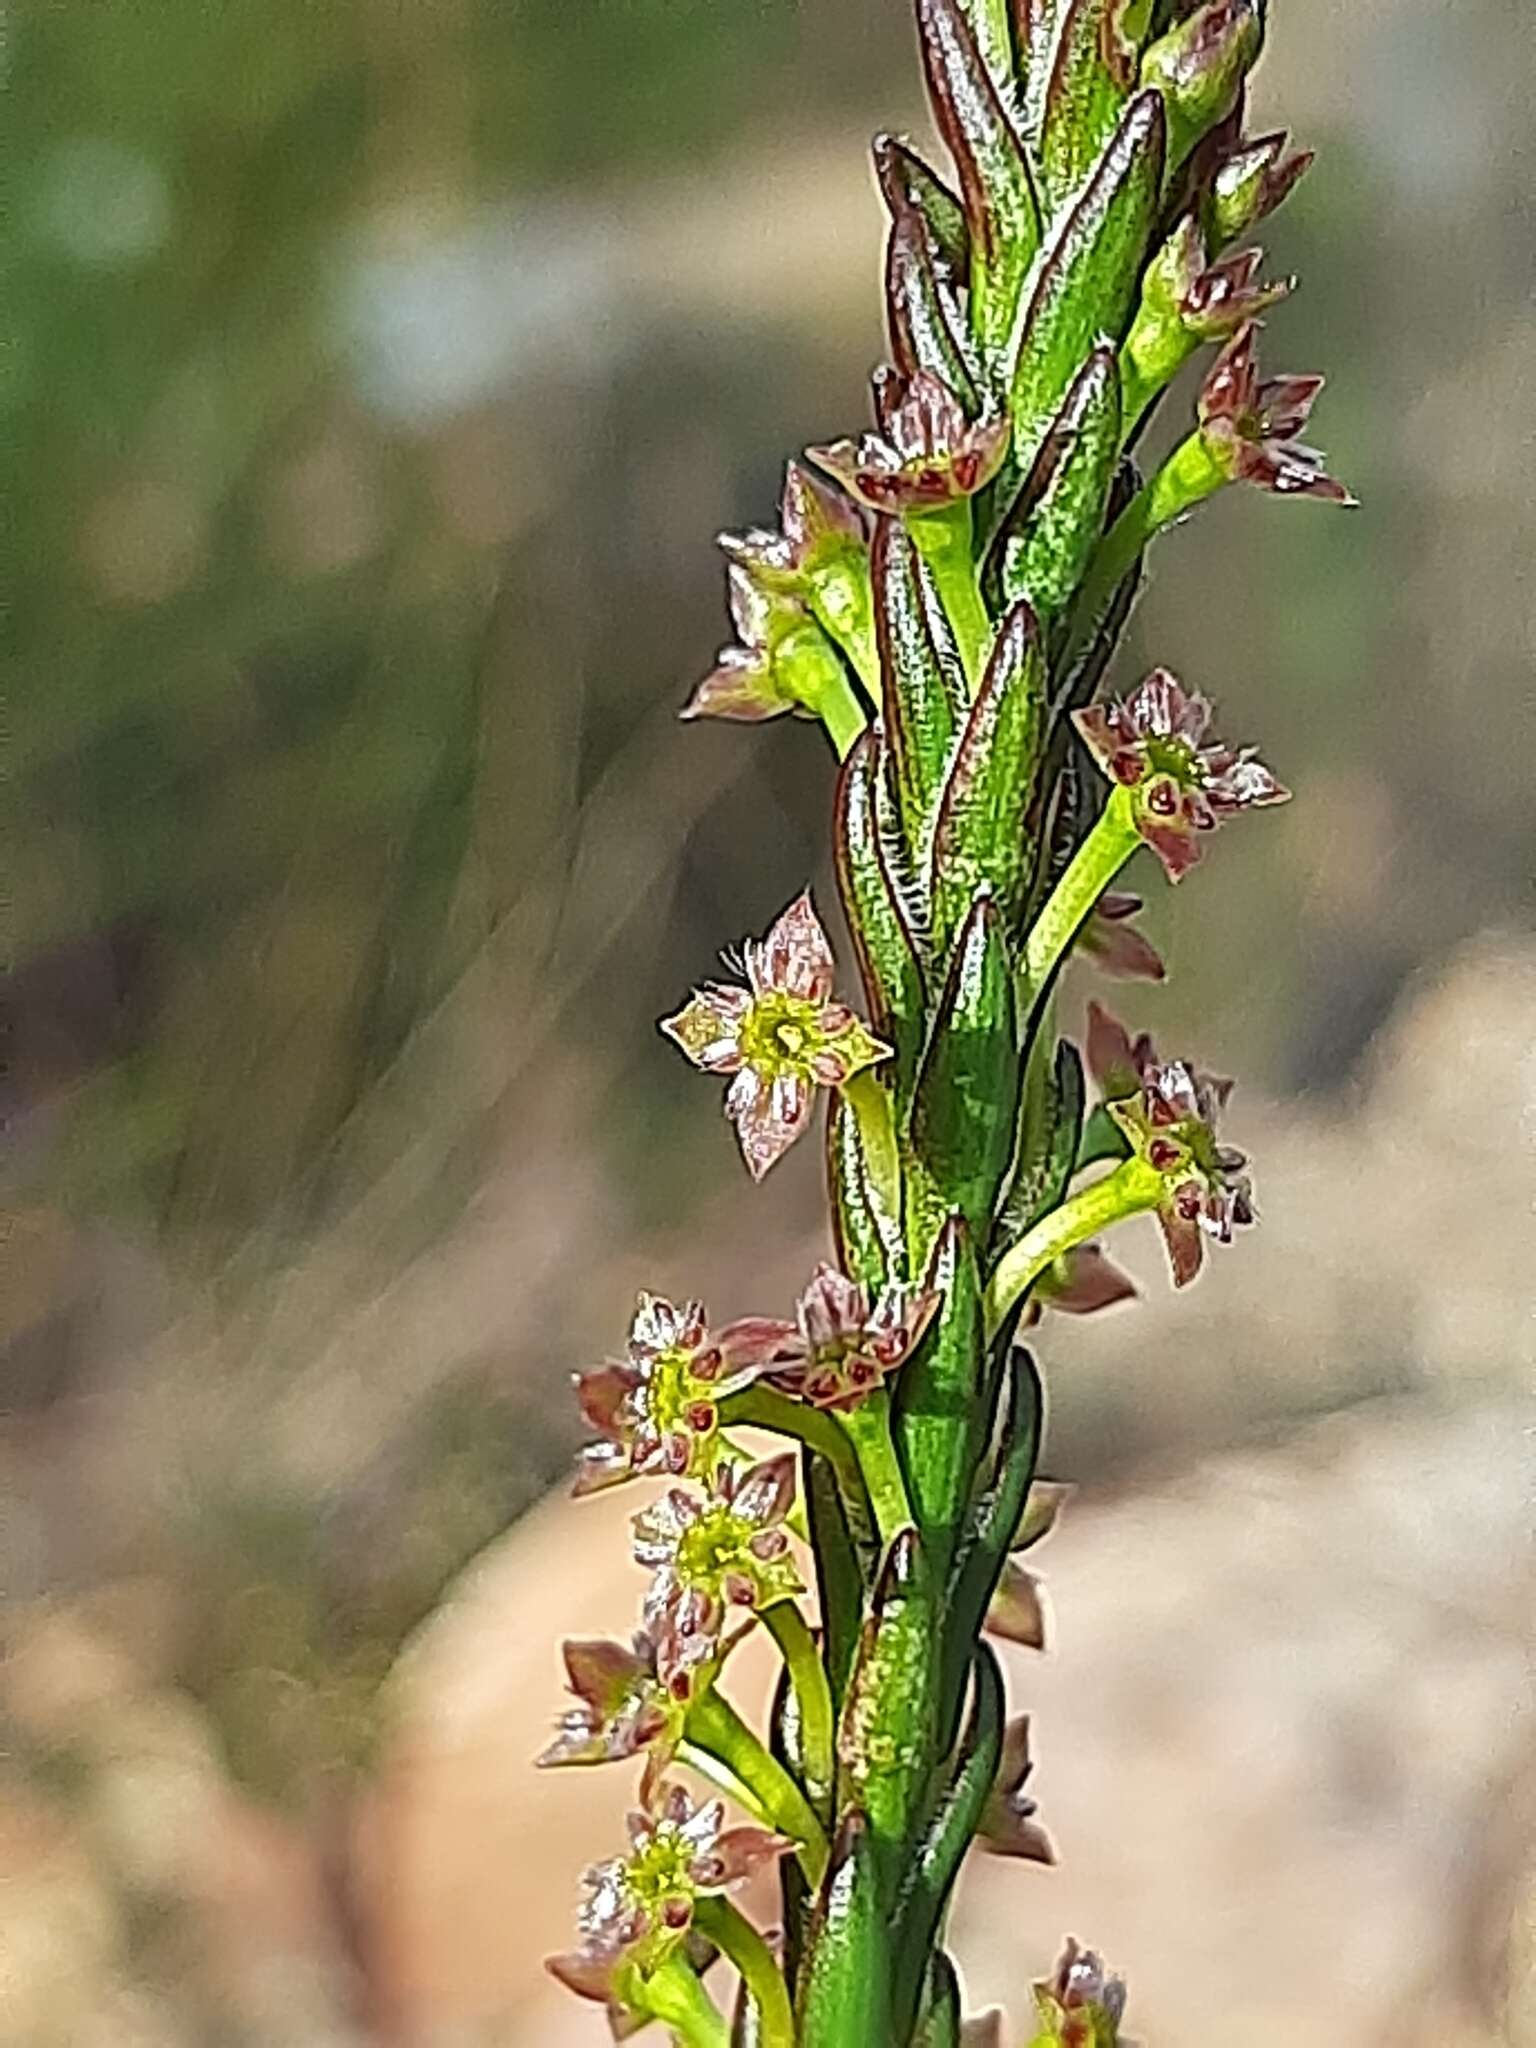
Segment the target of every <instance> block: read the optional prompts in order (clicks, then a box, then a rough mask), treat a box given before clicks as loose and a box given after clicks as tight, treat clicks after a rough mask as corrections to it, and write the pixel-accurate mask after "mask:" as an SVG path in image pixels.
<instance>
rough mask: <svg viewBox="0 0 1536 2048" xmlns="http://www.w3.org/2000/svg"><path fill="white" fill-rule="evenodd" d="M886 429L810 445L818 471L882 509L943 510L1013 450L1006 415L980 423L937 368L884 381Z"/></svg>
mask: <svg viewBox="0 0 1536 2048" xmlns="http://www.w3.org/2000/svg"><path fill="white" fill-rule="evenodd" d="M876 391H877V405H878V409H879V412H880V429H881V430H880V432H879V433H878V434H862V435H860V437H859V439H858V440H857V441H832V442H829V443H827V444H826V445H825V446H823V447H818V448H808V449H807V450H806V453H807V455H809V457H810V458H811V460H812V462H814V463H815V464H816V465H817V467H818V468H820V469H824V470H826V472H827V473H828V475H829V476H834V477H836V478H837V480H838V482H839V483H840V484H842V486H843V487H844V489H845V490H848V491H851V492H852V494H853V495H854V497H856V498H857V499H858V500H859V501H860V503H861V504H865V505H868V506H869V507H870V508H871V509H872V510H873V511H876V512H907V513H913V512H936V511H939V510H942V508H943V507H944V506H946V505H952V504H954V503H956V501H957V500H959V499H961V498H969V497H972V496H974V495H975V493H976V492H977V491H979V490H980V489H981V488H982V486H983V485H984V484H988V483H990V482H991V481H992V479H993V477H994V476H996V474H997V472H998V470H999V468H1000V467H1001V465H1002V460H1003V456H1004V454H1005V453H1006V451H1007V447H1008V422H1007V420H1006V419H1005V418H1003V417H1001V416H999V417H996V418H992V419H983V420H981V421H979V422H977V423H976V424H975V425H972V423H971V422H970V421H969V420H968V419H967V418H966V415H965V409H964V407H963V406H962V405H961V403H960V401H959V399H958V398H957V397H956V396H955V394H954V392H953V391H951V390H950V388H949V386H948V385H947V384H945V383H944V382H943V380H942V379H941V378H939V377H936V376H935V375H934V374H933V372H932V371H931V370H919V371H918V372H917V374H916V375H915V376H914V377H911V378H909V379H905V380H903V379H902V378H901V377H900V376H899V374H898V373H897V372H895V371H887V372H886V373H885V374H884V375H883V376H882V377H881V379H880V380H879V381H878V383H877V385H876Z"/></svg>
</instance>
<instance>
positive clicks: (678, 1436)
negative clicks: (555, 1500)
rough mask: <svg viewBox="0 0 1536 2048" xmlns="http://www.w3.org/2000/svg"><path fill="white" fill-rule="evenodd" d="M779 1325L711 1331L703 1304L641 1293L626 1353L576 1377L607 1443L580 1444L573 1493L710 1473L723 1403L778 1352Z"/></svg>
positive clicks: (584, 1405)
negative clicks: (651, 1476)
mask: <svg viewBox="0 0 1536 2048" xmlns="http://www.w3.org/2000/svg"><path fill="white" fill-rule="evenodd" d="M777 1327H778V1325H776V1324H772V1325H765V1324H764V1323H763V1322H761V1321H759V1320H749V1321H743V1322H739V1323H730V1324H727V1326H726V1327H725V1328H724V1329H723V1330H720V1331H712V1330H711V1329H710V1327H709V1319H708V1317H707V1316H706V1314H705V1311H704V1306H703V1304H702V1302H697V1301H690V1302H687V1303H685V1304H684V1305H683V1307H681V1308H678V1307H676V1306H675V1305H674V1304H673V1303H672V1302H670V1301H665V1300H663V1299H662V1297H661V1296H660V1295H659V1294H645V1293H642V1294H641V1296H640V1299H639V1302H638V1305H637V1306H636V1309H635V1317H634V1321H633V1322H632V1323H631V1324H630V1329H629V1344H628V1350H627V1356H626V1357H625V1358H624V1360H623V1361H622V1362H612V1363H610V1364H607V1365H600V1366H597V1367H596V1368H595V1369H594V1370H593V1371H591V1372H585V1373H580V1374H578V1376H577V1380H576V1393H577V1398H578V1399H579V1401H580V1402H581V1410H582V1413H583V1415H585V1417H586V1419H587V1421H588V1422H589V1423H590V1424H591V1425H592V1427H593V1428H594V1429H595V1430H597V1431H598V1432H599V1434H600V1436H601V1438H602V1441H601V1442H599V1443H596V1444H590V1445H589V1446H588V1447H587V1448H586V1450H584V1451H583V1452H582V1455H581V1463H580V1465H579V1466H578V1468H577V1474H576V1483H575V1487H574V1491H575V1492H576V1493H578V1494H586V1493H595V1492H596V1491H597V1490H598V1489H599V1488H600V1487H604V1486H613V1485H615V1484H617V1483H618V1482H619V1481H620V1480H624V1479H629V1478H632V1477H633V1476H634V1475H635V1474H636V1473H641V1472H665V1473H668V1474H670V1476H671V1477H672V1478H674V1479H680V1478H683V1477H685V1476H686V1477H698V1476H699V1475H701V1474H707V1473H708V1472H709V1471H711V1470H712V1469H713V1467H714V1465H715V1463H716V1462H717V1461H718V1459H719V1456H720V1451H721V1439H720V1405H719V1404H720V1402H721V1401H723V1400H724V1398H725V1397H726V1395H727V1394H733V1393H735V1392H736V1390H737V1389H738V1388H739V1387H744V1386H746V1385H747V1383H748V1382H749V1381H750V1380H752V1379H754V1378H756V1376H757V1374H758V1372H759V1371H760V1370H761V1369H762V1367H763V1365H764V1364H766V1363H767V1361H768V1360H769V1359H770V1358H771V1357H772V1356H773V1353H774V1345H773V1341H772V1332H773V1331H774V1330H775V1329H777ZM765 1330H766V1331H767V1335H766V1336H765V1334H764V1333H765Z"/></svg>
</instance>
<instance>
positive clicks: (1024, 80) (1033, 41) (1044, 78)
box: [1013, 0, 1068, 148]
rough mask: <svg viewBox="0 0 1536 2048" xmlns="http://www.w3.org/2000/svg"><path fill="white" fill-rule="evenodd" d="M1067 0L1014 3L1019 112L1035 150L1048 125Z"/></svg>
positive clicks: (1018, 1)
mask: <svg viewBox="0 0 1536 2048" xmlns="http://www.w3.org/2000/svg"><path fill="white" fill-rule="evenodd" d="M1067 5H1068V0H1013V36H1014V42H1015V44H1016V46H1017V53H1018V67H1019V109H1020V112H1021V114H1022V116H1023V123H1024V132H1025V134H1026V135H1027V136H1028V137H1029V139H1030V141H1031V142H1033V143H1034V144H1035V145H1036V147H1037V148H1038V146H1039V140H1040V131H1041V129H1042V127H1043V126H1044V125H1045V95H1046V93H1047V91H1048V90H1049V88H1050V83H1051V71H1052V69H1053V67H1054V65H1055V61H1056V39H1057V36H1058V34H1059V33H1060V30H1061V22H1062V16H1063V15H1064V14H1065V13H1066V10H1067Z"/></svg>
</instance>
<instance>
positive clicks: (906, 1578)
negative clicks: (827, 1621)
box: [837, 1528, 939, 1899]
mask: <svg viewBox="0 0 1536 2048" xmlns="http://www.w3.org/2000/svg"><path fill="white" fill-rule="evenodd" d="M938 1592H939V1588H938V1583H937V1581H936V1578H935V1575H934V1573H933V1571H932V1569H931V1568H930V1565H929V1561H928V1557H927V1553H926V1550H925V1548H924V1545H923V1541H922V1538H921V1537H920V1536H919V1535H918V1532H917V1531H916V1529H911V1528H908V1529H903V1530H902V1531H901V1532H900V1534H899V1535H897V1537H896V1538H895V1540H894V1541H893V1542H892V1544H891V1546H890V1549H889V1550H888V1551H887V1552H886V1556H885V1562H884V1564H883V1565H882V1566H881V1569H880V1576H879V1579H878V1580H877V1581H876V1585H875V1593H874V1608H873V1612H872V1613H871V1615H870V1617H869V1619H868V1620H867V1621H866V1622H865V1624H864V1633H863V1636H862V1638H861V1640H860V1643H859V1654H858V1660H857V1662H856V1663H855V1665H854V1668H853V1676H852V1678H851V1680H850V1681H849V1686H848V1698H847V1701H846V1703H845V1705H844V1709H843V1716H842V1720H841V1722H840V1723H839V1725H838V1743H837V1747H838V1765H839V1774H838V1804H839V1807H842V1806H845V1805H847V1804H849V1803H852V1804H855V1805H857V1806H859V1807H861V1808H862V1809H863V1811H864V1813H865V1814H866V1815H867V1816H868V1819H869V1827H870V1834H871V1837H872V1839H873V1840H874V1842H875V1843H876V1845H877V1846H878V1849H879V1852H880V1855H879V1870H880V1873H881V1879H882V1882H883V1885H884V1888H885V1893H886V1897H887V1899H890V1898H891V1897H893V1896H894V1894H895V1889H896V1883H897V1881H898V1879H899V1877H900V1875H901V1872H902V1871H903V1869H904V1868H905V1861H906V1850H907V1843H908V1838H909V1836H910V1834H911V1830H912V1826H913V1822H914V1819H915V1817H916V1814H917V1811H918V1809H919V1807H920V1805H921V1802H922V1798H923V1794H924V1792H925V1790H926V1788H927V1784H928V1775H929V1767H930V1763H931V1757H930V1754H929V1744H930V1742H931V1740H932V1730H933V1725H934V1709H935V1704H936V1698H937V1686H938V1650H939V1645H938V1629H939V1616H938Z"/></svg>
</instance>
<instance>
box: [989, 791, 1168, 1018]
mask: <svg viewBox="0 0 1536 2048" xmlns="http://www.w3.org/2000/svg"><path fill="white" fill-rule="evenodd" d="M1140 844H1141V835H1140V833H1139V832H1138V831H1137V829H1136V820H1135V814H1134V811H1133V808H1132V802H1131V793H1130V791H1129V790H1128V789H1123V788H1119V787H1116V788H1115V789H1112V790H1111V791H1110V794H1109V801H1108V803H1106V804H1105V806H1104V808H1103V810H1102V811H1101V812H1100V813H1099V816H1098V819H1097V821H1096V822H1095V824H1094V827H1093V830H1092V831H1091V832H1090V833H1089V834H1088V837H1087V838H1086V839H1085V840H1084V841H1083V843H1082V845H1081V846H1080V847H1079V848H1078V849H1077V852H1076V853H1075V854H1073V856H1072V859H1071V861H1070V863H1069V864H1068V867H1067V870H1066V873H1065V874H1064V875H1063V876H1062V877H1061V879H1060V881H1059V882H1058V883H1057V884H1056V887H1055V888H1054V889H1053V890H1052V891H1051V893H1050V895H1049V896H1048V897H1047V899H1046V902H1045V905H1044V908H1043V909H1042V910H1041V912H1040V915H1039V916H1038V917H1037V918H1036V919H1035V922H1034V924H1033V926H1032V927H1031V929H1030V933H1029V936H1028V938H1027V939H1026V940H1025V941H1024V960H1023V964H1022V966H1021V968H1020V970H1019V1015H1020V1017H1027V1016H1028V1014H1029V1012H1030V1009H1031V1007H1032V1005H1033V1004H1034V1003H1035V1001H1036V1000H1037V999H1038V997H1039V996H1040V994H1041V992H1042V990H1044V989H1045V988H1046V987H1047V986H1048V985H1049V983H1050V979H1051V976H1052V975H1053V974H1054V973H1055V972H1056V969H1057V967H1058V966H1059V965H1060V963H1061V959H1062V956H1063V955H1064V954H1065V952H1066V950H1067V948H1068V947H1069V946H1070V945H1071V943H1072V941H1073V940H1074V939H1075V938H1076V937H1077V934H1078V932H1079V930H1080V929H1081V927H1082V925H1083V923H1084V920H1085V919H1086V918H1087V917H1088V916H1089V914H1090V912H1091V911H1092V909H1093V906H1094V905H1095V904H1096V903H1097V902H1098V900H1099V898H1100V897H1101V896H1102V895H1103V893H1104V891H1105V890H1106V889H1107V888H1108V887H1109V885H1110V883H1111V882H1112V881H1113V880H1114V878H1115V876H1116V875H1117V874H1118V873H1119V872H1120V870H1121V868H1123V867H1124V866H1125V863H1126V862H1127V861H1128V860H1129V859H1130V857H1131V855H1132V854H1133V853H1134V852H1135V851H1136V848H1137V847H1138V846H1139V845H1140Z"/></svg>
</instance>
